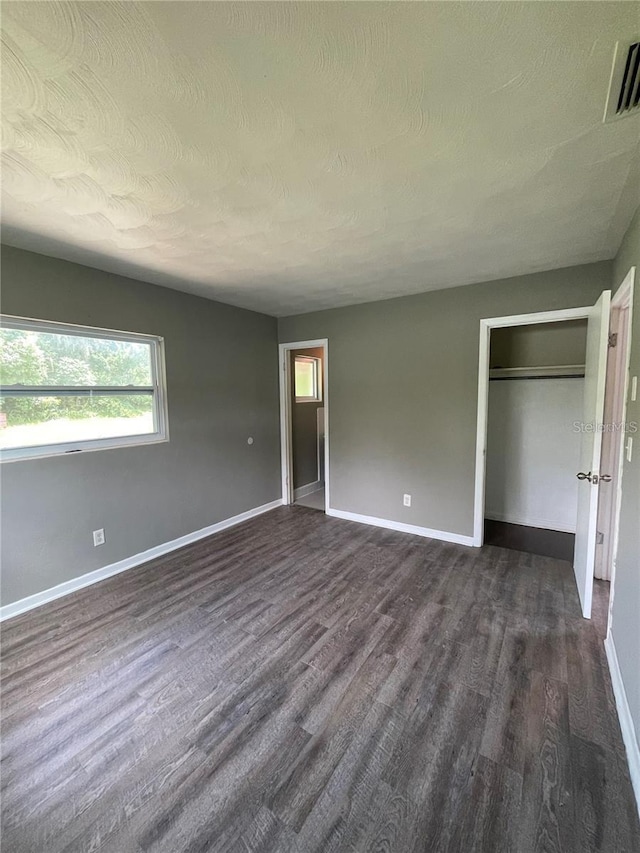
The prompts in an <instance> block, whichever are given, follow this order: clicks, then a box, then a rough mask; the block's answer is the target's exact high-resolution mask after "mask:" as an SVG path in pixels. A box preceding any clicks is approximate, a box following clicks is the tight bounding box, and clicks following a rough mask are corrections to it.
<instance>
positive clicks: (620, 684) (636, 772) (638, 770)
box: [604, 634, 640, 814]
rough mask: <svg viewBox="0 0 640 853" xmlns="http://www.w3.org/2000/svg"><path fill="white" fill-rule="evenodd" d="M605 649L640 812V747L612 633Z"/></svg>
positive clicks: (605, 644) (639, 811)
mask: <svg viewBox="0 0 640 853" xmlns="http://www.w3.org/2000/svg"><path fill="white" fill-rule="evenodd" d="M604 650H605V652H606V655H607V661H608V663H609V672H610V673H611V686H612V687H613V695H614V696H615V700H616V709H617V711H618V719H619V720H620V729H621V730H622V740H623V742H624V746H625V749H626V752H627V762H628V764H629V775H630V776H631V784H632V786H633V792H634V794H635V796H636V805H637V808H638V814H640V747H639V746H638V736H637V734H636V730H635V728H634V725H633V717H632V716H631V709H630V708H629V701H628V699H627V694H626V691H625V689H624V681H623V679H622V673H621V671H620V664H619V663H618V655H617V654H616V647H615V644H614V642H613V637H612V636H611V634H609V636H608V637H607V639H606V640H605V641H604Z"/></svg>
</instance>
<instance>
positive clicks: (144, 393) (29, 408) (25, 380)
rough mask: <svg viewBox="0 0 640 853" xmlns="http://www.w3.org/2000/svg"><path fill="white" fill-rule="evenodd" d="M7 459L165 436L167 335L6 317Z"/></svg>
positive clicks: (0, 356)
mask: <svg viewBox="0 0 640 853" xmlns="http://www.w3.org/2000/svg"><path fill="white" fill-rule="evenodd" d="M1 324H2V327H1V328H0V452H1V454H2V459H3V460H6V461H8V460H13V459H27V458H32V457H36V456H51V455H54V454H59V453H76V452H78V451H82V450H101V449H103V448H107V447H118V446H123V445H130V444H147V443H149V442H153V441H166V440H167V438H168V430H167V414H166V408H165V400H166V397H165V393H164V360H163V359H164V356H163V346H162V338H155V337H152V336H150V335H134V334H129V333H126V332H112V331H107V330H106V329H92V328H88V327H84V326H68V325H62V324H58V323H47V322H44V321H41V320H25V319H22V318H19V317H2V318H1Z"/></svg>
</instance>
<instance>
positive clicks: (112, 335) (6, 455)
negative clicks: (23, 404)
mask: <svg viewBox="0 0 640 853" xmlns="http://www.w3.org/2000/svg"><path fill="white" fill-rule="evenodd" d="M0 328H6V329H16V330H21V331H27V332H48V333H53V334H59V335H77V336H78V337H88V338H104V339H106V340H110V341H126V342H127V343H144V344H147V345H150V353H151V382H152V384H151V385H146V386H130V388H127V387H123V386H59V385H47V386H42V387H40V386H26V385H25V386H24V389H25V392H24V393H26V394H28V392H29V391H33V392H38V391H44V390H46V391H47V392H51V391H60V392H62V393H67V394H69V393H72V392H74V391H75V392H82V393H85V394H90V393H91V392H96V391H99V392H100V393H102V394H105V395H108V394H109V392H111V393H112V394H114V395H115V394H136V393H137V394H140V393H141V391H142V392H143V393H146V394H149V395H150V396H151V397H152V399H153V421H154V427H155V429H154V432H152V433H144V434H143V435H122V436H114V437H113V438H94V439H83V440H80V441H69V442H64V443H62V442H61V443H56V444H40V445H36V446H35V447H12V448H8V449H6V450H2V451H0V461H2V462H16V461H19V460H25V459H41V458H43V457H47V456H63V455H65V454H71V455H77V454H78V453H84V452H86V451H91V450H110V449H112V448H114V447H131V446H133V445H140V444H159V443H161V442H166V441H169V417H168V410H167V391H166V387H167V382H166V369H165V357H164V339H163V338H161V337H158V336H156V335H143V334H138V333H134V332H122V331H116V330H114V329H100V328H96V327H94V326H78V325H75V324H71V323H54V322H49V321H48V320H36V319H31V318H28V317H15V316H12V315H9V314H1V315H0ZM6 387H7V388H9V387H14V388H15V386H6ZM2 389H3V390H4V386H2Z"/></svg>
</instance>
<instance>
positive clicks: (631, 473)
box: [611, 208, 640, 743]
mask: <svg viewBox="0 0 640 853" xmlns="http://www.w3.org/2000/svg"><path fill="white" fill-rule="evenodd" d="M632 266H635V267H636V281H635V294H634V301H633V331H632V336H631V371H630V372H631V376H637V377H638V378H639V380H640V208H638V210H637V211H636V215H635V217H634V219H633V222H632V223H631V225H630V227H629V230H628V231H627V234H626V236H625V238H624V241H623V243H622V246H621V247H620V251H619V252H618V255H617V257H616V259H615V264H614V269H613V281H612V284H613V288H615V289H617V288H618V287H619V286H620V285H621V284H622V280H623V279H624V277H625V275H626V274H627V272H628V271H629V268H630V267H632ZM627 421H636V422H637V423H639V424H640V398H639V399H637V400H636V401H635V403H632V402H631V400H628V408H627ZM611 633H612V636H613V641H614V643H615V647H616V652H617V655H618V661H619V663H620V670H621V672H622V678H623V680H624V686H625V691H626V694H627V699H628V700H629V706H630V708H631V715H632V717H633V721H634V725H635V730H636V737H637V738H638V742H639V743H640V433H637V434H636V435H635V437H634V447H633V456H632V460H631V462H627V461H626V460H625V462H624V473H623V476H622V510H621V516H620V538H619V540H618V557H617V563H616V577H615V595H614V601H613V621H612V627H611Z"/></svg>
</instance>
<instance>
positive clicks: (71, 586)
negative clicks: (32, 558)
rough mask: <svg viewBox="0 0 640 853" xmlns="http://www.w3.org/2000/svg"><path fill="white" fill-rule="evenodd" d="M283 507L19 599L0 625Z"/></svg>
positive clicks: (2, 610) (3, 612)
mask: <svg viewBox="0 0 640 853" xmlns="http://www.w3.org/2000/svg"><path fill="white" fill-rule="evenodd" d="M278 506H282V500H281V499H279V500H277V501H271V503H268V504H263V505H262V506H257V507H254V508H253V509H249V510H247V511H246V512H241V513H240V514H239V515H234V516H232V517H231V518H225V519H224V520H223V521H218V522H216V523H215V524H210V525H209V526H208V527H203V528H202V529H201V530H195V531H194V532H193V533H187V534H186V535H185V536H180V537H179V538H178V539H173V540H171V542H163V543H162V545H155V546H154V547H153V548H149V549H148V550H147V551H141V552H140V553H139V554H134V555H133V556H132V557H126V558H125V559H124V560H120V561H119V562H117V563H111V564H110V565H108V566H103V568H101V569H96V570H95V571H93V572H87V573H86V574H84V575H80V576H79V577H77V578H72V579H71V580H68V581H65V582H64V583H60V584H58V585H57V586H52V587H51V588H50V589H45V590H43V591H42V592H36V593H35V595H29V596H27V598H21V599H20V600H19V601H14V602H13V603H12V604H5V606H4V607H0V622H2V621H4V620H5V619H11V617H12V616H18V615H19V614H20V613H26V611H27V610H33V608H34V607H40V606H41V605H42V604H47V602H49V601H55V599H56V598H62V596H64V595H69V593H71V592H75V591H76V590H78V589H83V588H84V587H85V586H91V584H94V583H98V581H103V580H106V578H110V577H112V576H113V575H118V574H120V572H126V571H127V570H128V569H134V568H135V567H136V566H140V565H142V563H148V562H149V560H153V559H155V558H156V557H162V555H163V554H168V553H169V552H170V551H175V550H176V549H177V548H183V547H184V546H185V545H190V544H191V543H192V542H197V541H198V540H199V539H204V538H206V537H207V536H211V535H213V534H214V533H219V532H220V531H221V530H226V529H227V528H228V527H234V526H235V525H236V524H240V523H241V522H243V521H248V520H249V519H250V518H255V517H256V516H257V515H262V513H264V512H269V510H272V509H275V508H276V507H278Z"/></svg>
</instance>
